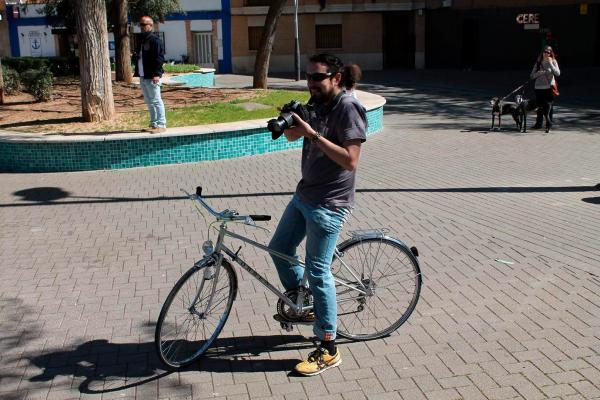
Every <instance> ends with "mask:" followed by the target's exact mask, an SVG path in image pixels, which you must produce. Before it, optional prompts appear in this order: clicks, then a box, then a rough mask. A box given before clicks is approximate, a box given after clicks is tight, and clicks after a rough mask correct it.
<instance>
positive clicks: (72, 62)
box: [2, 57, 79, 76]
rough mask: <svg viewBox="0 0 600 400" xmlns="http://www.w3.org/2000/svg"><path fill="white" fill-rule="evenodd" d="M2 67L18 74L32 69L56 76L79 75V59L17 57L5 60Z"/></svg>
mask: <svg viewBox="0 0 600 400" xmlns="http://www.w3.org/2000/svg"><path fill="white" fill-rule="evenodd" d="M2 65H6V66H8V67H10V68H12V69H14V70H15V71H17V72H18V73H23V72H25V71H27V70H30V69H35V70H41V69H44V68H46V69H48V70H50V72H52V74H53V75H54V76H72V75H79V58H77V57H16V58H3V59H2Z"/></svg>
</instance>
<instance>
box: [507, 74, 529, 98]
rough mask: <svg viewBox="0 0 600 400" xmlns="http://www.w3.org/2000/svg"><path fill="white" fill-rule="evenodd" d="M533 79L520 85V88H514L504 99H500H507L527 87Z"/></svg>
mask: <svg viewBox="0 0 600 400" xmlns="http://www.w3.org/2000/svg"><path fill="white" fill-rule="evenodd" d="M532 80H533V79H528V80H527V81H526V82H525V83H524V84H522V85H521V86H519V87H518V88H516V89H515V90H513V91H512V92H510V93H509V94H507V95H506V96H504V97H503V98H502V99H500V101H504V100H506V99H507V98H508V97H510V96H512V94H513V93H515V92H518V91H519V90H521V89H523V88H524V87H525V85H527V84H528V83H529V82H531V81H532Z"/></svg>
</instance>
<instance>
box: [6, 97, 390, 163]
mask: <svg viewBox="0 0 600 400" xmlns="http://www.w3.org/2000/svg"><path fill="white" fill-rule="evenodd" d="M367 118H368V120H369V130H368V133H369V134H372V133H375V132H378V131H380V130H381V129H382V128H383V107H379V108H375V109H372V110H369V111H368V112H367ZM301 145H302V141H301V140H298V141H296V142H288V141H287V140H285V138H280V139H278V140H272V139H271V132H269V131H268V130H267V129H266V127H265V128H260V129H248V130H241V131H234V132H221V133H211V134H202V135H186V136H157V137H152V138H143V139H135V138H128V139H121V140H111V139H107V140H100V141H81V142H78V141H65V142H52V141H50V142H33V141H32V142H26V141H23V142H15V141H10V140H0V171H11V172H58V171H89V170H98V169H119V168H132V167H146V166H152V165H161V164H180V163H188V162H196V161H208V160H220V159H224V158H235V157H242V156H249V155H256V154H264V153H271V152H274V151H279V150H287V149H293V148H298V147H301Z"/></svg>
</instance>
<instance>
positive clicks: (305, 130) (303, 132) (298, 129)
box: [284, 111, 320, 142]
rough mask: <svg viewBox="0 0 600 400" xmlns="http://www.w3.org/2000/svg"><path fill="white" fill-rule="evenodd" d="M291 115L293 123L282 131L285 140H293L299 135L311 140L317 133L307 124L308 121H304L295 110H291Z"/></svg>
mask: <svg viewBox="0 0 600 400" xmlns="http://www.w3.org/2000/svg"><path fill="white" fill-rule="evenodd" d="M291 114H292V117H293V118H294V125H293V126H292V127H291V128H287V129H286V130H285V131H284V135H285V137H286V139H287V140H289V141H290V142H293V141H294V140H298V139H300V138H301V137H305V138H308V139H311V140H314V139H315V138H316V137H319V136H320V135H317V132H315V130H314V129H313V128H312V127H311V126H310V125H309V124H308V122H306V121H304V120H303V119H302V118H300V116H299V115H298V114H296V113H295V112H293V111H292V112H291Z"/></svg>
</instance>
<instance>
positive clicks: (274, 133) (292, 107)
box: [267, 100, 313, 140]
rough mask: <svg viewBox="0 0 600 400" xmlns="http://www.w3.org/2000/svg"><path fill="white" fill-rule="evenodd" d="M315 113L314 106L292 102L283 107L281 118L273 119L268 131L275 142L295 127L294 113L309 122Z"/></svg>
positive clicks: (268, 125) (268, 123) (269, 123)
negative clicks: (284, 132) (287, 130)
mask: <svg viewBox="0 0 600 400" xmlns="http://www.w3.org/2000/svg"><path fill="white" fill-rule="evenodd" d="M312 111H313V108H312V105H311V104H310V103H309V104H306V105H303V104H300V102H298V101H296V100H292V101H290V102H289V103H287V104H286V105H284V106H283V107H281V113H280V114H279V117H277V118H273V119H271V120H269V122H267V129H268V130H269V131H271V137H272V138H273V140H275V139H277V138H279V136H281V134H283V131H284V130H286V129H288V128H291V127H292V126H294V117H292V112H295V113H296V114H298V116H299V117H300V118H302V120H304V121H306V122H308V121H309V120H310V114H311V112H312Z"/></svg>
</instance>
